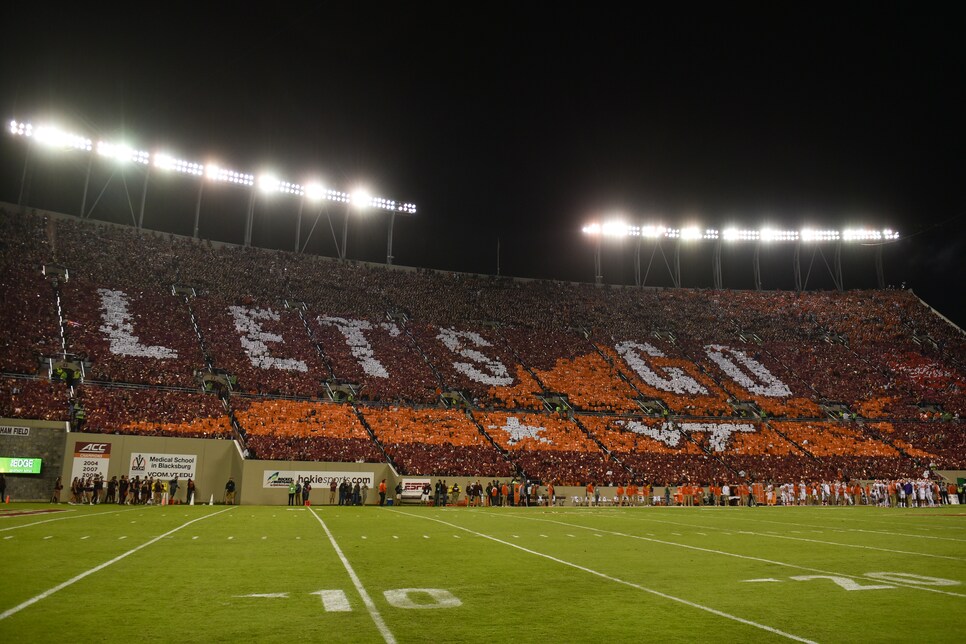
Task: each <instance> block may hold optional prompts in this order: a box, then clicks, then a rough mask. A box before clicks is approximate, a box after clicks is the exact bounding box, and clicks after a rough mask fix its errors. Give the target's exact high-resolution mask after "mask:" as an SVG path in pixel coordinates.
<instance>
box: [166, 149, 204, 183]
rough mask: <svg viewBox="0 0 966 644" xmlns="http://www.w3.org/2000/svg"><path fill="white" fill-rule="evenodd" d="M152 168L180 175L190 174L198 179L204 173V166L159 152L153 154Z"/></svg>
mask: <svg viewBox="0 0 966 644" xmlns="http://www.w3.org/2000/svg"><path fill="white" fill-rule="evenodd" d="M154 167H156V168H160V169H161V170H173V171H175V172H180V173H182V174H191V175H194V176H196V177H200V176H201V175H202V174H204V171H205V169H204V166H202V165H201V164H200V163H194V162H192V161H185V160H184V159H176V158H174V157H173V156H171V155H170V154H164V153H159V152H156V153H155V154H154Z"/></svg>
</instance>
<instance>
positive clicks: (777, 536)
mask: <svg viewBox="0 0 966 644" xmlns="http://www.w3.org/2000/svg"><path fill="white" fill-rule="evenodd" d="M629 518H631V517H629ZM633 518H634V519H640V520H642V521H651V522H654V523H666V524H668V525H680V526H687V527H689V528H702V527H703V528H708V529H711V530H718V531H721V534H731V533H730V532H724V530H725V529H724V528H719V527H717V526H713V525H705V524H694V523H681V522H679V521H666V520H665V521H662V520H661V519H655V518H653V517H633ZM735 518H739V517H735ZM747 520H748V521H756V519H750V518H749V519H747ZM792 525H797V524H792ZM837 532H844V530H837ZM671 534H678V533H677V532H672V533H671ZM738 534H750V535H754V536H756V537H772V538H774V539H792V540H796V541H810V542H812V543H823V544H826V545H831V546H842V547H843V548H860V549H863V550H881V551H882V552H894V553H896V554H903V555H918V556H920V557H934V558H937V559H952V560H954V561H963V558H962V557H953V556H950V555H934V554H929V553H925V552H911V551H908V550H892V549H889V548H878V547H876V546H864V545H860V544H852V543H841V542H839V541H822V540H820V539H806V538H804V537H789V536H786V535H782V534H779V533H777V532H775V531H773V530H769V531H767V532H752V531H750V530H738ZM819 534H821V533H819ZM910 536H913V535H910Z"/></svg>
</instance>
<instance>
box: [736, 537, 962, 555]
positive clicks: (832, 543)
mask: <svg viewBox="0 0 966 644" xmlns="http://www.w3.org/2000/svg"><path fill="white" fill-rule="evenodd" d="M738 534H751V535H755V536H759V537H771V538H773V539H789V540H790V541H807V542H809V543H821V544H825V545H828V546H841V547H843V548H860V549H862V550H877V551H879V552H893V553H895V554H899V555H914V556H917V557H933V558H935V559H952V560H953V561H966V558H964V557H953V556H951V555H934V554H931V553H928V552H911V551H909V550H893V549H892V548H878V547H876V546H863V545H861V544H857V543H840V542H838V541H823V540H822V539H806V538H805V537H789V536H788V535H783V534H776V533H773V532H768V533H761V532H752V531H750V530H739V531H738Z"/></svg>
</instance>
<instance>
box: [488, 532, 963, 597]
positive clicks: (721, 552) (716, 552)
mask: <svg viewBox="0 0 966 644" xmlns="http://www.w3.org/2000/svg"><path fill="white" fill-rule="evenodd" d="M486 516H492V517H500V518H505V519H512V518H517V519H524V520H526V521H543V522H546V523H555V524H557V525H562V526H566V527H568V528H579V529H581V530H590V531H593V532H602V533H604V534H611V535H614V536H618V537H627V538H628V539H640V540H642V541H650V542H652V543H660V544H662V545H665V546H674V547H676V548H686V549H687V550H697V551H699V552H707V553H710V554H714V555H722V556H725V557H734V558H736V559H747V560H749V561H758V562H760V563H767V564H772V565H775V566H782V567H784V568H795V569H798V570H807V571H808V572H817V573H821V574H823V575H834V576H836V577H848V578H850V579H857V580H861V581H868V579H869V578H868V577H864V576H862V575H853V574H849V573H844V572H837V571H833V570H823V569H821V568H812V567H810V566H800V565H798V564H792V563H786V562H784V561H775V560H774V559H765V558H763V557H754V556H752V555H742V554H738V553H735V552H726V551H724V550H715V549H713V548H702V547H701V546H692V545H688V544H686V543H678V542H676V541H665V540H664V539H657V538H655V537H642V536H640V535H636V534H627V533H626V532H617V531H616V530H606V529H602V528H599V527H593V526H585V525H580V524H578V523H566V522H564V521H555V520H553V519H540V518H538V517H527V516H523V515H519V514H518V515H516V516H507V515H503V514H487V515H486ZM640 518H641V519H643V520H645V521H654V522H656V523H672V524H674V522H673V521H661V520H660V519H648V518H645V517H640ZM675 525H686V526H688V527H691V528H706V527H709V526H697V525H693V524H688V523H678V524H675ZM718 529H720V530H723V528H718ZM889 583H890V584H892V585H893V586H901V587H903V588H911V589H912V590H923V591H926V592H930V593H939V594H940V595H949V596H951V597H966V595H964V594H962V593H954V592H952V591H948V590H939V589H938V588H929V587H927V586H917V585H915V584H907V583H900V582H893V581H890V582H889Z"/></svg>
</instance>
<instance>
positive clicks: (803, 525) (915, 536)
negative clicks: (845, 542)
mask: <svg viewBox="0 0 966 644" xmlns="http://www.w3.org/2000/svg"><path fill="white" fill-rule="evenodd" d="M729 518H734V519H738V520H740V521H754V522H755V523H774V524H776V525H793V526H798V527H800V528H824V529H826V530H828V529H834V530H841V531H843V532H867V533H869V534H885V535H890V536H893V537H912V538H913V539H938V540H940V541H959V542H966V539H957V538H956V537H937V536H935V535H930V534H909V533H908V532H892V531H889V530H865V529H863V528H847V527H845V526H827V525H813V524H810V523H792V522H790V521H769V520H768V519H759V518H757V517H745V516H734V517H729ZM792 532H794V530H793V531H792Z"/></svg>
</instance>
